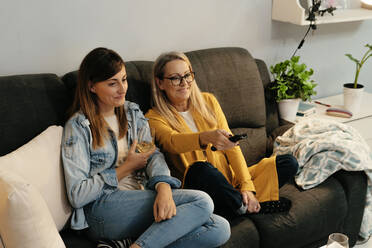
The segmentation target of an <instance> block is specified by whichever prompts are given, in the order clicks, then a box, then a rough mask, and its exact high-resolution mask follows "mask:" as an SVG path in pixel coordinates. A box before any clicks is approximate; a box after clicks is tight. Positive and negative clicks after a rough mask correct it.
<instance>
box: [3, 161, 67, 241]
mask: <svg viewBox="0 0 372 248" xmlns="http://www.w3.org/2000/svg"><path fill="white" fill-rule="evenodd" d="M0 235H1V237H2V239H3V242H4V245H5V247H10V248H23V247H39V248H51V247H53V248H65V245H64V243H63V241H62V239H61V237H60V235H59V233H58V230H57V228H56V225H55V224H54V221H53V219H52V216H51V215H50V212H49V211H48V207H47V205H46V204H45V201H44V199H43V197H42V196H41V195H40V193H39V192H38V190H37V189H36V187H34V186H33V185H32V184H30V183H27V182H26V181H25V180H24V179H23V178H21V177H20V176H18V175H16V174H14V173H12V172H10V171H4V170H2V169H1V168H0Z"/></svg>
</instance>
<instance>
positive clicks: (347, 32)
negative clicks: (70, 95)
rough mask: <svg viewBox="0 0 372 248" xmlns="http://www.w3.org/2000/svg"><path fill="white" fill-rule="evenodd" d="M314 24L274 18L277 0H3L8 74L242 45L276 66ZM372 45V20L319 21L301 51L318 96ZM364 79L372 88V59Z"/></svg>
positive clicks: (0, 63)
mask: <svg viewBox="0 0 372 248" xmlns="http://www.w3.org/2000/svg"><path fill="white" fill-rule="evenodd" d="M305 31H306V27H300V26H296V25H292V24H286V23H280V22H275V21H272V20H271V1H270V0H188V1H181V0H75V1H72V0H31V1H30V0H0V42H1V45H0V75H12V74H27V73H42V72H51V73H56V74H57V75H63V74H64V73H66V72H69V71H71V70H75V69H77V68H78V66H79V64H80V62H81V60H82V58H83V57H84V56H85V55H86V54H87V53H88V52H89V51H90V50H91V49H93V48H95V47H97V46H105V47H109V48H112V49H114V50H116V51H117V52H119V53H120V54H121V55H122V57H123V58H124V59H125V60H154V59H155V58H156V56H157V55H159V54H160V53H161V52H164V51H169V50H179V51H191V50H196V49H203V48H210V47H221V46H240V47H244V48H246V49H248V50H249V51H250V52H251V53H252V55H253V56H255V57H257V58H261V59H263V60H264V61H265V62H266V63H267V64H268V65H271V64H273V63H276V62H278V61H279V60H282V59H286V58H289V57H290V56H291V55H292V53H293V52H294V50H295V48H296V46H297V45H298V43H299V42H300V40H301V38H302V36H303V35H304V33H305ZM366 43H372V20H371V21H363V22H353V23H340V24H326V25H319V26H318V30H316V32H315V33H314V34H313V35H310V36H309V37H308V38H307V40H306V42H305V44H304V46H303V48H302V49H301V50H300V51H299V52H298V53H297V54H298V55H300V56H301V61H303V62H306V63H307V64H308V65H309V66H310V67H312V68H313V69H314V70H315V76H314V79H315V80H316V81H317V82H318V83H319V86H318V87H317V91H318V95H317V97H322V96H328V95H331V94H336V93H341V91H342V84H343V83H345V82H352V79H353V75H354V70H355V68H354V67H355V66H354V64H353V63H352V62H351V61H349V60H348V59H347V58H346V57H345V56H344V54H345V53H352V54H353V55H355V56H357V57H361V55H362V53H363V51H364V47H363V45H364V44H366ZM360 82H362V83H364V84H365V86H366V90H367V91H369V92H372V59H371V60H370V61H369V62H367V63H366V65H365V67H364V68H363V69H362V71H361V75H360Z"/></svg>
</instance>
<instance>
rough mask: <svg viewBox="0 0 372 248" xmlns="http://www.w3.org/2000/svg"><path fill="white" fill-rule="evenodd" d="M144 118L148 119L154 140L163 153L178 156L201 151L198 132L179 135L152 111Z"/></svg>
mask: <svg viewBox="0 0 372 248" xmlns="http://www.w3.org/2000/svg"><path fill="white" fill-rule="evenodd" d="M146 117H147V118H149V124H150V126H151V128H154V129H155V134H156V140H157V141H158V142H159V146H160V147H161V148H162V149H163V150H164V151H167V152H169V153H174V154H180V153H185V152H191V151H195V150H202V149H203V148H202V147H201V144H200V137H199V136H200V132H188V133H186V132H185V133H180V132H178V131H176V130H175V129H173V128H172V127H171V126H169V124H168V122H167V121H166V120H164V119H163V117H161V116H160V115H159V114H158V113H157V112H155V111H153V110H150V111H149V112H148V113H147V114H146Z"/></svg>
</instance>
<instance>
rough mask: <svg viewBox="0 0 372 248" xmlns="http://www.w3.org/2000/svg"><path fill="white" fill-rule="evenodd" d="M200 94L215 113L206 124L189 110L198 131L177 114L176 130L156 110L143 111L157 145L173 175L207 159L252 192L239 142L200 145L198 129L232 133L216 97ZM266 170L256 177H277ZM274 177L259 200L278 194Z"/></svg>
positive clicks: (272, 197)
mask: <svg viewBox="0 0 372 248" xmlns="http://www.w3.org/2000/svg"><path fill="white" fill-rule="evenodd" d="M202 94H203V97H204V100H205V102H206V104H207V105H208V106H209V107H210V108H211V109H212V111H214V113H215V114H216V118H217V126H210V125H208V123H207V122H206V121H204V120H203V118H202V116H201V115H200V114H199V113H197V112H195V111H193V112H192V113H191V114H192V117H193V119H194V122H195V125H196V127H197V128H198V130H199V132H192V131H191V130H190V128H189V127H188V125H187V124H186V122H185V121H184V119H183V118H182V117H181V116H180V115H179V116H177V118H179V120H180V122H181V123H182V124H183V128H184V132H178V131H176V130H174V129H173V128H172V127H171V126H170V125H169V123H168V121H167V120H166V119H164V117H163V116H161V115H160V114H159V113H158V112H157V111H155V110H153V109H150V110H149V111H148V113H147V114H146V117H147V118H148V119H149V124H150V126H151V127H153V128H155V136H156V141H157V143H158V145H159V147H160V149H161V150H162V151H163V152H164V153H165V155H166V157H167V160H168V161H169V162H170V163H171V164H170V165H173V166H174V167H175V168H172V169H173V171H174V169H175V170H176V173H175V174H176V175H174V176H176V177H179V178H180V179H181V180H183V179H184V176H185V175H186V172H187V169H188V167H189V166H190V165H192V164H193V163H194V162H196V161H208V162H209V163H211V164H212V165H213V166H215V167H216V168H217V169H218V170H219V171H220V172H221V173H222V174H223V175H224V176H225V178H226V179H227V181H228V182H229V183H230V184H232V185H233V186H234V187H235V188H238V189H240V191H254V192H255V191H256V188H255V184H254V183H253V181H252V177H251V174H250V172H249V170H248V167H247V164H246V162H245V159H244V156H243V154H242V151H241V149H240V147H239V146H235V147H233V148H231V149H229V150H224V151H215V152H213V151H211V146H212V144H208V146H207V147H203V148H201V147H200V143H199V135H200V132H204V131H210V130H214V129H224V130H226V131H228V132H229V133H232V132H231V131H230V128H229V126H228V124H227V120H226V117H225V115H224V113H223V111H222V109H221V106H220V104H219V103H218V101H217V99H216V98H215V97H214V96H213V95H212V94H210V93H202ZM273 161H274V162H273ZM261 164H271V165H272V164H273V165H274V167H275V159H273V158H270V159H264V160H263V161H261V162H260V163H259V164H257V165H261ZM263 166H264V165H263ZM254 167H256V166H254ZM254 167H253V168H254ZM261 167H262V166H261ZM270 167H273V166H270ZM274 167H273V168H274ZM274 169H275V168H274ZM255 171H256V172H254V173H256V174H257V173H259V172H257V170H255ZM259 174H261V173H259ZM269 174H271V175H269ZM269 174H268V175H267V176H268V178H267V180H266V179H264V180H260V181H262V183H260V184H266V183H267V181H268V180H271V179H273V178H272V177H277V175H276V169H275V172H274V173H269ZM274 181H276V183H275V182H274V185H273V186H274V190H270V192H269V193H268V194H267V192H266V193H265V197H264V198H262V200H276V199H277V198H278V197H279V193H278V190H275V186H276V188H278V187H277V178H274ZM256 186H257V185H256ZM263 187H265V186H264V185H262V188H263ZM257 193H258V192H257ZM259 200H260V199H259Z"/></svg>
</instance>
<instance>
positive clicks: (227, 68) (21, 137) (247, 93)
mask: <svg viewBox="0 0 372 248" xmlns="http://www.w3.org/2000/svg"><path fill="white" fill-rule="evenodd" d="M186 54H187V56H188V57H189V58H190V61H191V63H192V65H193V68H194V71H195V72H196V81H197V83H198V85H199V87H200V88H201V89H202V90H203V91H208V92H212V93H213V94H214V95H215V96H216V97H217V99H218V100H219V102H220V104H221V106H222V108H223V110H224V112H225V114H226V117H227V120H228V122H229V125H230V127H231V129H232V131H233V132H235V133H243V132H247V133H248V134H249V138H248V139H246V140H244V141H241V142H240V145H241V148H242V150H243V153H244V156H245V159H246V161H247V163H248V164H249V165H250V164H253V163H255V162H257V161H259V160H260V159H261V158H263V157H265V156H270V154H271V153H272V144H273V140H274V139H275V137H277V136H278V135H280V134H281V133H283V132H284V131H285V130H287V129H288V128H289V127H290V126H291V125H290V124H288V123H283V122H282V121H281V120H280V119H279V117H278V111H277V104H276V102H275V101H274V99H273V96H272V95H271V94H270V93H269V92H267V90H266V89H265V88H266V86H267V84H268V83H269V81H270V76H269V74H268V70H267V66H266V65H265V63H264V62H263V61H262V60H258V59H254V58H252V56H251V55H250V53H249V52H248V51H246V50H245V49H242V48H213V49H205V50H199V51H192V52H187V53H186ZM123 57H124V58H125V54H123ZM152 64H153V62H151V61H129V62H126V70H127V74H128V82H129V89H128V93H127V99H128V100H131V101H134V102H137V103H138V104H139V105H140V107H141V109H142V111H143V112H146V111H147V110H148V109H149V107H150V86H149V81H150V75H151V67H152ZM76 78H77V72H76V71H74V72H70V73H67V74H66V75H64V76H63V77H62V78H59V77H58V76H57V75H54V74H37V75H15V76H5V77H0V116H1V118H0V137H1V138H0V156H2V155H5V154H7V153H9V152H11V151H12V150H14V149H16V148H18V147H20V146H22V145H23V144H25V143H26V142H27V141H29V140H31V139H32V138H33V137H35V136H36V135H38V134H39V133H41V132H42V131H43V130H45V129H46V128H47V127H48V126H50V125H63V124H64V122H65V121H66V115H65V113H66V109H67V108H68V107H69V105H70V103H71V102H72V97H73V92H74V87H75V84H76ZM366 188H367V181H366V176H365V175H364V173H362V172H345V171H339V172H338V173H336V174H335V175H333V176H332V177H330V178H329V179H327V180H326V181H325V182H324V183H322V184H321V185H319V186H318V187H316V188H313V189H310V190H307V191H304V190H301V189H299V188H298V187H296V185H295V184H294V183H293V182H291V183H287V184H286V185H285V186H283V187H282V188H281V190H280V194H281V195H282V196H285V197H287V198H289V199H290V200H291V201H292V208H291V209H290V211H289V212H288V213H277V214H267V215H258V214H256V215H251V216H248V217H240V218H237V219H234V220H233V221H232V222H231V229H232V234H231V239H230V240H229V242H228V243H227V244H225V245H224V247H234V248H237V247H250V248H254V247H266V248H269V247H270V248H271V247H286V248H290V247H320V246H321V245H324V244H325V243H326V241H327V237H328V235H329V234H330V233H332V232H343V233H345V234H347V235H348V236H349V239H350V246H353V245H354V244H355V242H356V240H357V237H358V231H359V228H360V225H361V220H362V215H363V210H364V203H365V195H366ZM60 234H61V236H62V238H63V240H64V242H65V244H66V247H76V248H84V247H95V244H93V243H92V242H90V241H89V240H88V239H87V238H86V237H85V236H84V232H75V231H72V230H70V229H69V228H68V227H66V228H65V230H63V231H61V232H60Z"/></svg>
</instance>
